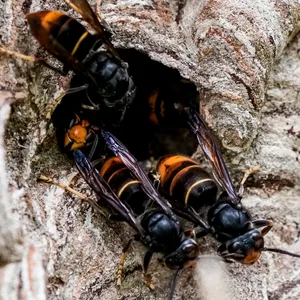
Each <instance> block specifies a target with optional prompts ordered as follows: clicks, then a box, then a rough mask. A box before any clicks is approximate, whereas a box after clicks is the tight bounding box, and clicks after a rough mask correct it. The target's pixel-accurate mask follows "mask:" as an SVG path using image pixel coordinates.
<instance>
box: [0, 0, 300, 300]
mask: <svg viewBox="0 0 300 300" xmlns="http://www.w3.org/2000/svg"><path fill="white" fill-rule="evenodd" d="M47 9H48V10H49V9H51V10H62V11H66V12H68V13H70V14H73V13H72V12H71V10H70V9H69V8H68V6H67V5H65V4H64V3H63V1H58V0H56V1H50V2H49V1H43V0H25V1H21V0H18V1H16V0H6V1H4V2H3V1H2V2H1V3H0V11H1V14H0V25H1V26H0V41H1V44H2V46H4V47H7V48H9V49H12V50H16V51H19V52H22V53H26V54H31V55H37V56H42V57H47V58H49V59H51V58H50V57H48V55H47V54H45V53H44V52H43V50H42V49H41V48H40V47H39V45H38V43H37V42H36V41H35V40H34V38H33V37H31V35H30V33H29V30H28V27H27V26H26V22H25V18H24V16H25V14H26V13H28V12H33V11H38V10H47ZM101 11H102V14H103V16H104V17H105V19H106V20H107V21H108V22H109V23H110V24H111V26H112V28H113V30H114V32H115V35H114V36H113V42H114V43H115V45H117V46H119V47H124V48H135V49H137V50H140V51H143V52H145V53H147V54H148V55H149V56H150V57H151V58H152V59H154V60H157V61H160V62H162V63H163V64H165V65H167V66H170V67H173V68H176V69H178V70H179V71H180V73H181V74H182V76H183V77H185V78H189V79H190V80H192V81H193V82H194V83H195V84H196V85H197V87H198V88H199V91H200V95H201V99H200V103H201V112H202V114H203V115H204V116H205V118H206V119H207V121H208V123H209V125H210V126H211V128H213V130H214V131H215V133H216V135H217V137H218V139H219V141H220V143H221V144H222V146H223V150H224V153H226V162H227V163H228V166H229V168H230V170H231V172H232V174H233V176H234V178H240V176H241V174H242V171H243V170H244V169H245V168H246V167H249V166H254V165H256V164H260V165H261V171H260V172H259V173H258V174H257V175H255V179H254V181H253V182H252V187H251V188H249V189H247V193H246V196H245V198H244V200H243V201H244V204H245V206H247V207H248V208H249V209H250V210H251V211H252V212H253V216H254V217H258V218H269V219H272V220H273V221H274V223H275V226H274V229H273V230H272V232H271V233H270V234H268V235H267V237H266V244H267V246H269V247H271V246H274V247H280V248H283V249H287V250H290V251H295V252H298V253H299V252H300V241H299V223H300V217H299V216H300V193H299V184H300V175H299V174H300V163H299V159H300V118H299V116H300V102H299V92H300V57H299V49H300V36H299V34H298V35H296V33H297V32H298V30H299V28H300V3H299V1H296V0H290V1H279V0H278V1H271V0H264V1H252V0H244V1H241V0H239V1H237V0H231V1H224V0H219V1H215V0H208V1H199V0H188V1H186V0H177V1H175V0H173V1H171V0H170V1H160V0H157V1H151V0H143V1H138V0H137V1H135V0H120V1H112V0H107V1H103V3H102V7H101ZM289 42H290V44H289V45H288V43H289ZM287 45H288V47H287ZM286 47H287V48H286ZM0 61H1V65H0V74H1V78H0V87H1V90H2V93H1V99H0V100H1V101H0V105H1V111H0V123H1V124H0V132H1V133H2V132H3V128H4V127H3V126H4V124H5V119H6V118H7V117H8V109H9V104H10V103H11V101H12V100H13V99H14V100H15V102H14V103H13V105H12V110H11V115H10V119H9V121H8V123H7V126H6V132H5V149H6V167H5V163H4V153H3V151H4V149H3V140H2V139H1V140H0V169H1V170H0V173H1V174H0V176H1V177H0V185H1V199H0V235H1V236H0V264H1V265H2V266H1V268H0V299H45V298H46V295H47V298H49V299H104V300H105V299H166V297H167V294H168V290H169V281H170V278H171V276H172V273H171V272H170V271H168V270H165V269H164V268H162V267H161V266H159V265H158V263H155V260H154V262H153V263H152V265H151V267H150V271H153V280H154V284H155V285H156V290H155V291H154V292H149V291H148V289H147V288H146V287H145V286H144V285H143V283H142V280H141V272H140V262H141V257H142V253H143V249H142V248H141V247H139V246H136V245H135V246H134V249H133V251H131V252H130V254H129V256H128V259H127V260H126V264H125V274H126V277H125V279H124V282H123V285H122V287H121V289H120V290H118V289H117V288H116V285H115V271H116V269H117V266H118V262H119V258H120V253H121V248H122V247H121V245H122V243H123V242H125V241H126V239H127V238H128V237H129V236H130V230H129V229H128V228H127V226H124V227H122V226H120V224H114V223H112V222H109V221H107V220H105V219H104V218H103V217H99V216H97V215H94V214H93V210H92V209H91V208H90V207H89V206H88V205H87V204H85V203H82V202H81V201H80V200H78V199H76V198H75V197H72V196H70V195H67V194H65V193H64V192H63V191H61V190H60V189H58V188H56V187H50V186H48V185H45V184H41V183H37V177H38V176H39V175H40V174H45V175H50V176H53V177H55V178H56V179H59V180H60V181H62V182H64V183H68V182H69V180H70V179H71V178H72V177H73V176H74V175H75V174H76V171H75V169H74V168H73V167H72V165H71V163H70V162H69V161H68V160H67V159H66V158H65V156H64V155H62V154H61V153H60V152H59V150H58V148H57V144H56V141H55V135H54V131H53V129H52V127H51V126H50V127H49V126H48V124H47V121H46V119H45V112H46V107H47V104H48V103H49V102H50V101H51V99H53V98H54V97H56V96H58V95H59V94H60V93H61V92H62V90H65V89H66V88H67V87H68V80H69V79H68V78H62V77H60V76H58V75H57V74H54V73H53V72H51V71H49V70H46V69H45V68H43V67H40V66H34V65H32V64H30V63H27V62H24V61H20V60H16V59H8V58H7V57H0ZM197 155H198V154H197V153H196V156H197ZM5 170H7V172H6V171H5ZM8 181H9V190H10V192H7V190H8V184H7V182H8ZM83 188H84V189H85V188H86V186H83ZM87 190H88V189H87ZM215 249H216V244H215V243H214V242H213V241H212V240H211V239H209V238H207V239H204V240H203V247H202V252H203V253H214V251H215ZM198 267H199V268H200V269H201V263H200V264H199V266H198ZM204 267H205V264H204V263H203V268H204ZM206 268H207V267H206ZM226 270H227V275H228V279H227V281H226V282H227V287H228V290H229V294H230V296H228V298H229V299H257V300H260V299H273V300H275V299H276V300H277V299H291V300H292V299H293V300H294V299H299V298H300V272H299V270H300V261H299V260H298V261H297V260H296V259H293V258H290V257H287V256H280V255H273V254H268V253H264V254H263V255H262V258H261V259H260V261H259V262H258V263H256V264H255V265H253V266H240V265H238V264H232V265H227V266H226ZM211 272H212V270H209V267H208V268H207V274H210V273H211ZM197 273H199V272H197ZM197 276H198V275H196V278H194V275H193V272H186V274H185V275H184V276H182V278H181V279H180V281H179V284H178V287H177V290H176V295H175V299H201V297H202V299H210V298H207V297H208V296H207V295H206V293H202V296H201V291H199V288H198V287H197V285H196V281H197ZM222 279H224V278H222V277H221V278H219V280H222ZM224 280H225V279H224ZM215 285H216V286H219V285H220V284H219V283H218V281H216V282H215ZM212 288H213V287H212ZM205 297H206V298H205ZM213 299H225V296H223V295H214V296H213Z"/></svg>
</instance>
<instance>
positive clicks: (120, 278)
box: [116, 239, 133, 286]
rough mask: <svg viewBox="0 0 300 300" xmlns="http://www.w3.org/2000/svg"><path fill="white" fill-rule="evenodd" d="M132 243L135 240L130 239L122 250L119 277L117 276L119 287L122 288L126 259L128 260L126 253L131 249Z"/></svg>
mask: <svg viewBox="0 0 300 300" xmlns="http://www.w3.org/2000/svg"><path fill="white" fill-rule="evenodd" d="M132 241H133V239H130V240H129V241H128V242H127V243H126V245H125V246H124V247H123V249H122V255H121V260H120V264H119V268H118V271H117V276H116V279H117V286H121V283H122V275H123V268H124V263H125V259H126V253H127V252H128V249H129V247H130V245H131V243H132Z"/></svg>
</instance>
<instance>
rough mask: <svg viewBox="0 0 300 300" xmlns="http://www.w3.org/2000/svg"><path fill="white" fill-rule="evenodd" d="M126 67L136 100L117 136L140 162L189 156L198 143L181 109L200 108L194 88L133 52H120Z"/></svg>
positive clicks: (164, 68) (121, 50)
mask: <svg viewBox="0 0 300 300" xmlns="http://www.w3.org/2000/svg"><path fill="white" fill-rule="evenodd" d="M118 52H119V53H120V55H121V57H122V59H124V60H125V61H126V62H128V64H129V72H130V74H131V76H132V77H133V80H134V82H135V84H136V86H137V91H138V92H137V98H136V100H135V103H134V105H133V106H132V107H131V108H130V109H129V110H128V113H127V115H126V118H125V121H124V124H123V125H122V126H121V128H120V130H119V132H116V134H117V135H118V136H119V137H120V139H121V141H122V142H123V143H124V144H125V145H126V146H127V147H128V148H129V150H130V151H131V152H132V153H133V154H134V155H135V156H136V157H137V158H138V159H139V160H145V159H147V158H149V157H150V156H152V157H154V158H155V159H157V158H159V157H161V156H163V155H166V154H183V155H187V156H191V155H192V154H193V153H194V152H195V151H196V149H197V145H198V144H197V140H196V138H195V137H194V135H193V134H192V132H191V131H190V129H189V128H188V127H187V124H186V122H185V120H184V119H183V115H182V112H180V108H181V107H182V106H183V105H184V106H187V105H191V104H192V105H193V106H195V107H196V108H197V109H199V103H198V102H199V94H198V92H197V89H196V86H195V85H194V84H193V83H192V82H191V81H189V80H187V79H184V78H182V77H181V76H180V74H179V72H178V71H177V70H176V69H172V68H169V67H167V66H165V65H163V64H161V63H159V62H157V61H154V60H152V59H150V58H149V57H148V56H147V55H145V54H143V53H141V52H138V51H136V50H134V49H119V50H118Z"/></svg>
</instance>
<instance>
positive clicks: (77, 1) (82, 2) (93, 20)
mask: <svg viewBox="0 0 300 300" xmlns="http://www.w3.org/2000/svg"><path fill="white" fill-rule="evenodd" d="M65 2H66V3H67V4H68V5H69V6H70V7H72V8H73V9H74V10H75V11H76V12H78V13H79V14H80V15H81V16H82V17H83V19H84V21H86V22H87V23H89V24H90V25H91V26H92V27H93V28H94V29H95V30H96V32H97V33H98V36H99V38H100V39H101V40H102V41H103V43H104V44H105V45H106V47H107V49H108V50H109V51H110V52H111V53H112V54H113V55H114V57H115V58H116V59H117V60H119V61H122V60H121V58H120V56H119V55H118V53H117V52H116V50H115V48H114V46H113V44H112V43H111V41H110V40H109V38H108V37H107V33H106V32H105V27H104V26H103V25H102V24H101V23H100V22H99V19H98V17H97V16H96V14H95V13H94V12H93V10H92V8H91V6H90V5H89V3H88V2H87V0H65Z"/></svg>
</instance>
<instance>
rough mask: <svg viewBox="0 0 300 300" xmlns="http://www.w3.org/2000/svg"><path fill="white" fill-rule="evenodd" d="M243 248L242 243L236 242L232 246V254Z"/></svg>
mask: <svg viewBox="0 0 300 300" xmlns="http://www.w3.org/2000/svg"><path fill="white" fill-rule="evenodd" d="M240 248H241V243H240V242H234V243H233V244H232V245H231V246H230V249H229V250H230V252H231V253H232V252H237V251H238V250H240Z"/></svg>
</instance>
